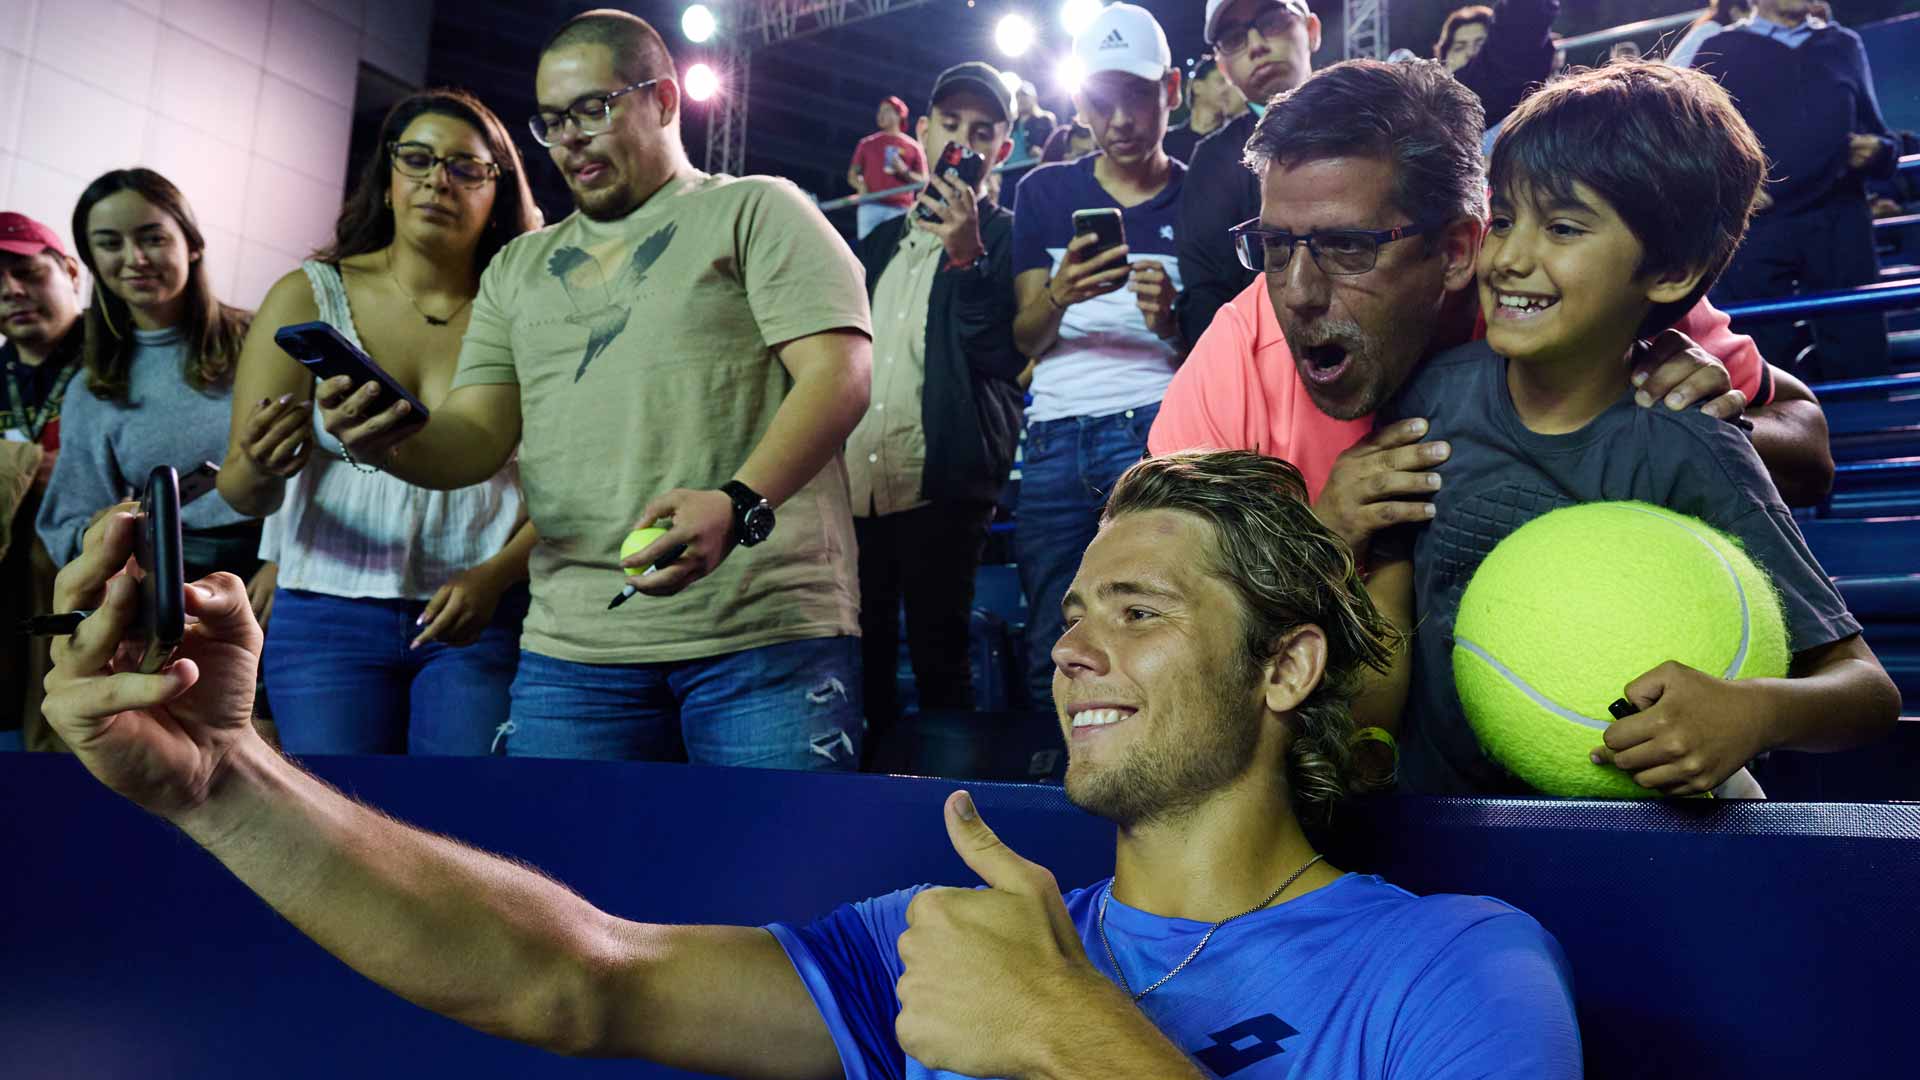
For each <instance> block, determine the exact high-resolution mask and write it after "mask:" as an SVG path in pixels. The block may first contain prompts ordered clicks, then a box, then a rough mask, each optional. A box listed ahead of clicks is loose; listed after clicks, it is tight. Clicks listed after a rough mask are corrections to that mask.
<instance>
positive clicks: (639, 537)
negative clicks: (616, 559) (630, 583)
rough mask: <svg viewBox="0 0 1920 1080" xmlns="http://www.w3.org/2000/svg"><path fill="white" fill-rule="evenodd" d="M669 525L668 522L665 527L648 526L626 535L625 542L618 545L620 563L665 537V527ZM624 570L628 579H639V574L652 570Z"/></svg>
mask: <svg viewBox="0 0 1920 1080" xmlns="http://www.w3.org/2000/svg"><path fill="white" fill-rule="evenodd" d="M671 524H672V522H668V523H667V525H649V526H647V527H646V528H644V529H635V530H633V531H632V532H630V533H628V534H627V538H626V540H624V541H622V542H621V544H620V559H621V561H622V562H624V561H626V560H627V559H628V558H630V557H632V556H633V555H636V554H638V553H640V552H641V551H643V550H645V549H646V546H647V545H648V544H651V543H653V542H654V541H655V540H658V539H660V538H661V537H663V536H665V535H667V527H668V525H671ZM625 569H626V571H627V576H628V577H639V576H640V575H641V574H644V573H646V572H647V571H648V570H650V569H652V567H649V566H629V567H626V568H625Z"/></svg>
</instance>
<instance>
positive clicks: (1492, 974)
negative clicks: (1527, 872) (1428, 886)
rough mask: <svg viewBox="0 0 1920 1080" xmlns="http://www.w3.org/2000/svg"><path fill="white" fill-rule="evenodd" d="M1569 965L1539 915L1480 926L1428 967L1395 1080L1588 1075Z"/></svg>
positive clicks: (1401, 1036) (1406, 1023)
mask: <svg viewBox="0 0 1920 1080" xmlns="http://www.w3.org/2000/svg"><path fill="white" fill-rule="evenodd" d="M1581 1069H1582V1066H1581V1060H1580V1027H1579V1024H1578V1022H1577V1021H1576V1020H1575V1018H1574V1011H1573V987H1572V981H1571V978H1570V977H1569V974H1568V970H1567V958H1566V955H1565V954H1564V953H1562V952H1561V951H1560V943H1559V942H1557V941H1555V940H1553V935H1551V934H1549V933H1547V931H1546V929H1545V928H1543V927H1542V926H1541V925H1540V924H1539V923H1537V922H1535V921H1534V920H1533V918H1532V917H1531V916H1528V915H1524V914H1522V913H1520V912H1518V911H1510V912H1506V913H1502V914H1498V915H1494V916H1492V917H1490V918H1487V919H1483V920H1481V921H1479V922H1476V923H1474V924H1473V925H1472V926H1469V927H1468V928H1467V929H1465V930H1463V931H1461V932H1460V934H1459V935H1458V936H1456V937H1455V938H1454V939H1453V940H1452V941H1451V942H1449V943H1448V944H1447V946H1446V947H1445V948H1443V949H1442V950H1441V951H1440V952H1439V953H1438V954H1436V955H1435V956H1434V958H1433V959H1432V960H1431V961H1430V962H1429V963H1428V964H1427V967H1426V969H1425V970H1424V971H1422V972H1421V973H1420V975H1419V976H1418V977H1417V978H1416V979H1415V980H1414V981H1413V983H1412V985H1411V986H1410V987H1409V988H1408V990H1407V996H1406V999H1405V1000H1404V1001H1402V1002H1401V1003H1400V1008H1399V1013H1398V1016H1397V1018H1396V1019H1395V1021H1394V1034H1393V1042H1392V1045H1391V1046H1390V1047H1389V1049H1388V1056H1387V1076H1388V1077H1390V1078H1395V1080H1400V1078H1404V1080H1415V1078H1418V1080H1468V1078H1473V1080H1494V1078H1505V1077H1511V1078H1513V1080H1522V1078H1524V1080H1575V1078H1578V1077H1579V1076H1580V1075H1581Z"/></svg>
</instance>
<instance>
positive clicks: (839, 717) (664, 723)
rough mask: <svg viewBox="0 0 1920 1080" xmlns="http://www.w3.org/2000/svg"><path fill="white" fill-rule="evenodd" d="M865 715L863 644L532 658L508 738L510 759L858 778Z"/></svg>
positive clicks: (522, 675) (523, 669)
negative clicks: (670, 764)
mask: <svg viewBox="0 0 1920 1080" xmlns="http://www.w3.org/2000/svg"><path fill="white" fill-rule="evenodd" d="M864 715H865V710H864V709H863V708H862V705H861V701H860V639H859V638H856V637H829V638H813V639H810V640H806V641H788V642H782V643H781V644H778V645H766V646H762V647H760V648H757V649H744V650H742V651H740V652H736V653H727V654H725V655H723V656H711V657H706V658H703V659H700V660H683V661H678V662H674V663H658V664H578V663H574V662H572V661H569V660H556V659H555V658H553V657H551V656H542V655H541V654H539V653H536V652H527V651H524V650H523V651H522V652H521V653H520V670H519V672H518V673H517V674H516V675H515V676H514V680H513V710H512V718H511V719H510V720H509V721H508V722H507V724H506V726H505V727H504V728H502V729H501V732H502V735H503V737H504V739H505V744H506V753H507V756H509V757H549V758H583V759H593V760H601V761H688V762H692V763H693V764H695V765H741V766H746V767H750V768H761V769H844V770H848V771H852V770H853V769H855V768H857V767H858V765H859V762H860V743H861V737H862V734H863V730H864V719H863V718H864Z"/></svg>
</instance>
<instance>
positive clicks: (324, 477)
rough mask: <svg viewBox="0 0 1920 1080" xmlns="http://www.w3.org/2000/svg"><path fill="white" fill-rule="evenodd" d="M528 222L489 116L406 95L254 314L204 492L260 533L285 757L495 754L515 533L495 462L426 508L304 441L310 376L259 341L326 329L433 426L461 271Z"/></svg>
mask: <svg viewBox="0 0 1920 1080" xmlns="http://www.w3.org/2000/svg"><path fill="white" fill-rule="evenodd" d="M538 226H539V211H538V210H537V209H536V208H535V206H534V203H533V198H532V195H531V193H530V192H529V191H528V188H527V182H526V174H525V172H524V170H523V168H522V165H521V161H520V156H519V154H518V152H517V151H515V149H514V146H513V139H512V138H511V137H510V136H509V135H508V134H507V131H506V128H505V127H504V126H503V125H502V124H501V123H500V120H499V118H498V117H496V116H495V115H494V114H493V113H492V112H490V111H489V110H488V109H487V107H486V106H485V105H482V104H481V103H480V102H479V101H478V100H476V99H474V98H473V97H472V96H471V95H468V94H465V93H462V92H460V91H457V90H445V89H441V90H427V91H423V92H421V93H417V94H413V95H411V96H409V97H407V98H404V99H402V100H401V101H400V102H399V103H397V104H396V105H394V107H393V109H392V110H391V111H390V112H389V113H388V114H387V118H386V120H385V122H384V123H383V124H382V125H381V131H380V141H379V145H378V147H377V148H376V149H375V150H374V152H373V153H372V154H371V155H370V156H369V158H368V160H367V163H366V168H365V170H364V171H363V172H362V174H361V175H360V178H359V181H358V183H357V184H356V186H355V188H354V191H353V194H352V195H350V196H349V197H348V199H347V203H346V206H345V207H343V208H342V209H341V212H340V218H339V222H338V224H337V225H336V227H335V236H334V242H333V243H332V244H331V245H329V246H328V247H327V248H326V249H325V250H323V251H320V252H317V253H316V254H315V255H314V256H313V257H312V258H311V259H309V260H307V261H306V262H305V263H303V264H301V266H300V267H298V268H296V269H294V270H293V271H292V272H291V273H288V274H287V275H286V276H284V277H282V278H281V279H280V280H279V281H278V282H277V283H276V284H275V285H274V286H273V288H272V289H271V290H270V291H269V292H268V293H267V297H266V299H265V300H264V301H262V302H261V304H260V312H259V317H258V320H257V322H256V324H255V326H254V329H253V332H252V333H251V334H250V335H248V337H247V343H246V346H245V348H244V349H242V351H241V354H240V368H239V373H238V375H237V376H236V377H235V390H234V402H233V419H232V438H231V444H230V445H229V446H228V447H226V448H225V456H226V464H225V466H224V467H223V468H222V469H221V473H220V490H221V492H222V493H223V494H224V495H225V496H226V497H227V498H228V499H229V500H230V501H231V502H232V504H233V505H234V506H236V507H239V508H240V509H241V510H244V511H246V512H247V513H250V514H259V515H268V514H270V515H272V516H271V517H269V518H267V523H266V533H265V537H264V542H263V545H262V550H261V554H262V555H263V556H264V557H266V558H269V559H272V560H275V561H276V562H277V563H278V567H279V576H278V581H277V587H276V588H275V589H274V592H273V601H272V605H273V617H272V621H271V622H270V623H269V624H268V627H267V643H266V650H265V652H264V653H263V655H262V657H261V664H262V671H263V672H264V673H265V675H266V682H267V696H268V699H269V701H270V702H271V703H272V705H273V714H274V720H275V722H276V723H277V724H278V726H279V731H280V738H281V743H282V745H283V746H284V747H285V748H286V749H287V750H289V751H291V752H293V753H296V754H313V753H332V754H374V753H401V752H406V753H414V754H484V753H488V752H489V751H490V750H492V749H494V748H495V747H496V746H497V744H498V743H499V741H500V740H499V738H497V734H504V732H503V731H502V729H503V728H504V726H505V725H506V722H507V705H508V690H509V688H510V686H511V685H512V682H513V677H514V673H515V671H516V670H517V669H518V667H519V658H520V652H519V643H520V623H521V620H522V618H523V617H524V616H525V613H526V609H527V603H528V598H527V588H526V584H525V583H526V579H527V556H528V554H529V553H530V552H531V550H532V548H533V543H534V532H533V527H532V525H530V524H528V523H527V515H526V511H525V510H524V509H523V507H522V504H521V498H520V489H519V484H518V477H517V472H518V470H517V468H516V466H514V465H512V464H509V465H508V466H507V467H506V468H504V469H502V470H501V471H500V472H499V473H498V474H496V475H495V476H493V477H492V478H491V479H489V480H487V481H485V482H483V483H479V484H474V485H472V486H470V487H465V488H460V489H458V490H454V491H429V490H427V489H425V488H420V487H415V486H413V485H411V484H408V483H406V482H405V481H402V480H399V479H396V478H395V477H393V476H391V475H388V474H387V473H384V472H381V471H379V470H378V469H376V468H374V467H373V466H371V465H370V464H368V463H366V462H361V461H354V460H352V459H351V458H349V457H347V456H346V453H345V450H344V449H343V448H342V447H341V445H340V443H339V442H338V441H337V440H335V439H334V438H333V436H331V435H328V434H327V433H326V432H325V431H324V430H322V429H320V428H319V427H318V426H317V425H316V417H315V415H314V410H313V405H312V399H313V389H314V380H313V376H312V375H310V374H308V372H307V371H306V369H305V368H303V367H301V366H300V365H299V364H297V363H295V362H294V361H293V360H292V359H291V358H289V357H288V356H287V355H286V354H285V353H284V352H282V351H281V350H280V348H279V347H278V346H277V345H276V344H275V343H274V340H273V335H274V333H275V331H277V330H278V329H279V328H280V327H282V326H286V325H289V324H293V323H303V322H312V321H316V320H317V321H322V322H325V323H327V324H328V325H330V326H332V327H333V328H334V329H335V330H336V331H338V332H339V334H340V335H341V336H342V337H344V338H346V339H347V340H348V341H349V342H351V343H352V344H354V345H356V346H358V347H360V348H361V349H362V350H363V351H364V352H366V353H367V354H368V355H369V356H370V357H372V358H373V360H374V362H375V363H377V364H379V365H380V366H381V368H382V369H383V370H385V371H386V372H387V373H388V374H389V375H391V376H393V378H394V379H396V380H398V381H399V382H400V383H401V384H402V385H403V386H405V387H406V388H407V389H408V391H409V392H411V393H412V394H413V395H414V396H415V397H417V398H418V399H419V400H420V402H421V403H422V404H424V405H425V406H426V407H427V409H428V410H429V411H431V410H433V409H437V408H439V407H440V403H441V401H442V400H443V399H444V398H445V397H446V395H447V392H448V389H449V387H450V386H451V385H452V381H453V374H454V368H455V366H456V364H457V362H458V360H459V356H460V339H461V335H462V334H463V332H464V331H465V330H466V326H467V316H468V312H469V310H470V309H471V304H472V300H473V296H474V293H475V291H476V290H477V289H478V287H479V281H480V272H481V270H483V269H484V268H485V267H486V265H487V262H488V260H490V259H492V257H493V254H494V252H496V251H498V250H500V248H501V247H502V246H503V245H504V244H506V243H507V241H509V240H511V239H513V238H514V237H516V236H519V235H520V234H521V233H524V232H526V231H528V230H530V229H533V228H537V227H538ZM223 430H224V429H223Z"/></svg>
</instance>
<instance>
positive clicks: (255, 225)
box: [241, 157, 341, 300]
mask: <svg viewBox="0 0 1920 1080" xmlns="http://www.w3.org/2000/svg"><path fill="white" fill-rule="evenodd" d="M340 199H341V184H340V183H339V182H338V181H336V182H334V183H332V184H327V183H322V182H321V181H319V180H315V179H312V178H311V177H308V176H306V175H304V174H302V173H298V172H295V171H294V170H292V169H289V168H287V167H285V166H283V165H278V164H275V163H274V162H271V161H268V160H267V159H266V158H263V157H255V158H254V159H253V170H252V172H251V173H250V174H249V175H248V177H247V216H246V222H245V224H244V226H243V227H242V229H241V238H242V239H244V240H253V241H257V242H259V243H262V244H265V245H267V246H268V247H274V248H278V249H280V250H281V251H307V250H309V249H311V248H313V247H316V246H318V245H320V244H322V243H324V242H325V241H326V239H327V238H328V237H329V236H331V235H333V222H334V219H335V218H337V217H338V216H339V215H340ZM254 299H255V300H258V299H259V297H254Z"/></svg>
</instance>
